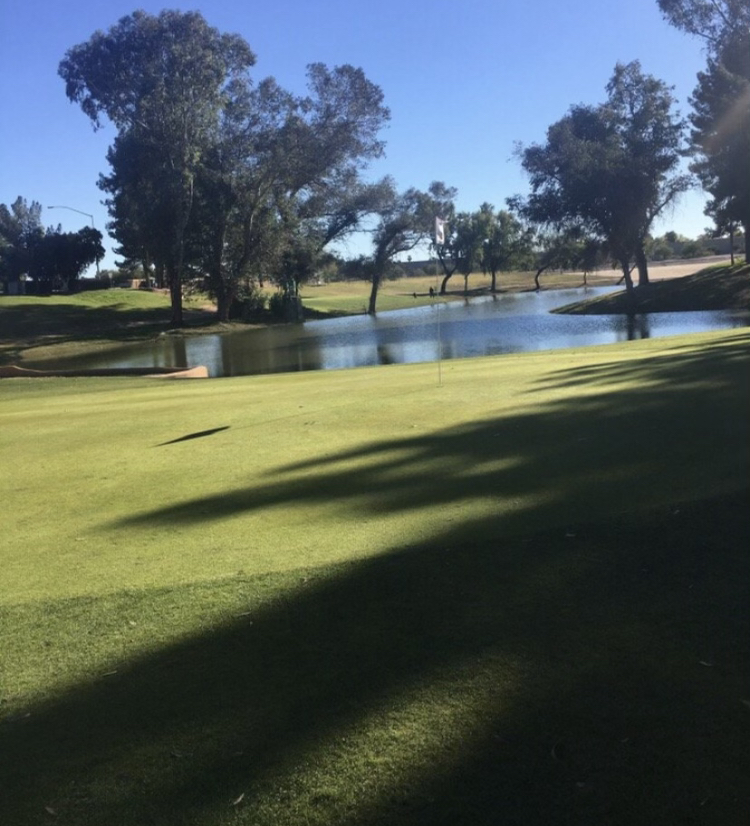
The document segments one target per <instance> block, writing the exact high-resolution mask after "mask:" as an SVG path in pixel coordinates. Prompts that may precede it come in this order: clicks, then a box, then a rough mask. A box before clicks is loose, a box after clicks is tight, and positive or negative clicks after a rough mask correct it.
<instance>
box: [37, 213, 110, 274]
mask: <svg viewBox="0 0 750 826" xmlns="http://www.w3.org/2000/svg"><path fill="white" fill-rule="evenodd" d="M47 209H69V210H70V211H71V212H77V213H78V214H79V215H85V216H86V217H87V218H90V219H91V229H96V225H95V224H94V216H93V215H92V214H91V213H90V212H84V211H83V210H81V209H76V208H75V207H69V206H62V205H60V204H58V205H57V206H48V207H47ZM96 275H97V277H98V276H99V259H98V258H97V259H96Z"/></svg>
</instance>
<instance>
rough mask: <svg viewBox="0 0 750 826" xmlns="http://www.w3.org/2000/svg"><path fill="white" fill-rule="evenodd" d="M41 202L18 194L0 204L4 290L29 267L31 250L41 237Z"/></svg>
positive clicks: (0, 273)
mask: <svg viewBox="0 0 750 826" xmlns="http://www.w3.org/2000/svg"><path fill="white" fill-rule="evenodd" d="M41 217H42V205H41V204H40V203H39V202H37V201H32V202H31V204H29V203H27V202H26V199H25V198H22V197H21V196H20V195H19V197H18V198H16V200H15V201H14V202H13V203H12V204H11V205H10V206H7V205H6V204H0V280H1V281H2V283H3V285H4V287H5V289H6V290H7V289H8V284H9V283H10V282H16V281H18V280H19V279H20V277H21V276H22V275H28V274H29V273H30V271H31V269H32V266H33V254H34V249H35V247H36V246H37V245H38V243H39V240H40V239H41V238H42V237H43V236H44V229H43V227H42V220H41Z"/></svg>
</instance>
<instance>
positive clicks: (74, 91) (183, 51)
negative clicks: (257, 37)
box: [59, 11, 255, 325]
mask: <svg viewBox="0 0 750 826" xmlns="http://www.w3.org/2000/svg"><path fill="white" fill-rule="evenodd" d="M254 63H255V56H254V54H253V52H252V51H251V50H250V47H249V46H248V45H247V43H246V42H245V41H244V40H243V39H242V38H241V37H239V36H238V35H230V34H222V33H220V32H219V31H218V30H217V29H214V28H212V27H210V26H208V24H207V23H206V21H205V20H204V18H203V17H202V16H201V15H200V14H199V13H198V12H180V11H162V12H160V14H158V15H156V16H154V15H150V14H147V13H146V12H143V11H136V12H133V13H132V14H130V15H127V16H126V17H123V18H122V19H121V20H119V22H118V23H117V24H116V25H114V26H112V27H111V28H110V29H109V30H108V31H107V32H101V31H97V32H95V33H94V34H93V35H92V36H91V38H90V39H89V40H88V41H86V42H85V43H81V44H79V45H77V46H75V47H73V48H71V49H70V50H68V52H67V53H66V55H65V57H64V59H63V60H62V62H61V63H60V66H59V74H60V75H61V77H62V78H63V80H64V81H65V89H66V94H67V96H68V98H69V99H70V100H71V101H73V102H75V103H78V104H79V105H80V106H81V109H82V110H83V112H84V113H85V114H86V115H87V116H88V117H89V118H90V120H91V121H92V124H93V126H94V128H98V127H100V126H101V125H102V120H103V118H105V117H106V118H107V119H108V120H109V121H111V122H112V123H113V124H114V126H115V127H116V129H117V130H118V135H119V137H120V138H121V139H122V140H123V141H124V140H125V139H127V140H133V141H134V142H135V145H137V147H138V151H139V152H141V153H143V154H144V155H148V157H149V161H150V162H151V164H152V168H154V169H158V170H159V180H158V185H155V186H154V187H153V191H152V192H151V193H150V195H151V197H152V198H155V199H157V201H158V204H157V205H155V209H157V210H158V212H159V217H160V228H161V229H160V231H161V233H162V237H161V242H162V243H161V249H160V254H161V255H163V256H164V259H163V263H164V266H165V270H166V273H167V278H168V282H169V287H170V293H171V299H172V323H173V324H175V325H180V324H182V278H183V269H184V262H185V233H186V228H187V225H188V221H189V219H190V214H191V210H192V206H193V199H194V189H195V180H196V176H197V173H198V169H199V166H200V163H201V160H202V157H203V155H204V153H205V151H206V149H207V147H208V146H209V144H210V140H211V138H212V136H213V134H214V133H215V129H216V123H217V120H218V118H219V115H220V112H221V111H222V109H223V107H224V106H225V103H226V90H227V87H228V85H229V84H230V83H231V82H232V80H233V79H235V78H242V77H244V76H245V75H246V73H247V71H248V69H249V68H250V67H251V66H252V65H253V64H254ZM121 150H122V146H121V147H120V151H121Z"/></svg>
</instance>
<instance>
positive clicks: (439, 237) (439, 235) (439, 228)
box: [435, 217, 445, 387]
mask: <svg viewBox="0 0 750 826" xmlns="http://www.w3.org/2000/svg"><path fill="white" fill-rule="evenodd" d="M438 241H440V242H441V243H445V222H444V221H443V220H442V219H441V218H438V217H436V218H435V287H437V286H438V282H439V280H440V279H439V275H438V273H439V264H440V257H439V256H438V252H437V247H438ZM435 301H436V302H437V306H436V307H435V311H436V312H437V351H438V357H437V365H438V387H442V386H443V338H442V333H441V330H440V294H439V292H438V290H437V289H436V290H435Z"/></svg>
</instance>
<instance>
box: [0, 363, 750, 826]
mask: <svg viewBox="0 0 750 826" xmlns="http://www.w3.org/2000/svg"><path fill="white" fill-rule="evenodd" d="M675 358H679V357H677V356H676V357H675ZM683 362H684V363H683V367H682V371H681V372H680V371H679V370H678V371H677V372H678V375H679V376H680V377H681V380H680V381H679V384H678V385H675V384H674V381H675V370H676V369H677V368H676V367H675V365H671V366H670V367H669V368H667V367H666V366H665V365H663V364H660V363H652V364H651V365H650V366H649V365H639V366H636V367H635V368H634V369H642V370H643V371H644V373H643V378H645V377H646V374H647V373H648V372H649V371H650V373H651V375H653V376H654V379H655V381H656V382H657V385H658V379H659V374H660V371H662V370H668V373H669V375H670V376H671V378H670V380H669V382H665V383H664V384H663V385H659V386H657V387H656V388H655V389H654V388H653V387H652V390H651V391H649V390H648V389H643V388H642V389H630V390H629V391H627V392H623V394H622V397H621V396H620V394H619V393H618V392H613V393H612V394H611V396H610V397H609V399H608V403H605V402H606V400H605V399H603V398H598V399H592V400H587V399H586V398H585V397H582V398H581V399H579V400H578V401H577V402H576V403H575V404H571V403H568V406H567V408H566V407H565V406H564V405H562V404H559V405H556V404H552V405H550V406H549V408H545V409H544V410H537V411H530V412H529V413H527V414H526V415H519V416H517V417H515V418H513V419H511V420H510V421H509V422H506V420H504V419H498V420H494V421H491V422H484V423H480V424H479V425H477V426H476V427H475V428H457V429H454V430H450V429H449V430H447V431H446V432H443V433H441V434H429V435H425V436H422V437H415V438H414V439H408V440H384V441H382V442H381V443H378V444H375V445H372V446H370V447H369V448H368V451H369V452H368V453H367V454H366V456H367V458H368V460H369V462H370V464H369V466H365V467H364V469H363V468H362V463H361V462H357V466H358V467H359V473H360V474H362V478H359V476H358V475H357V473H355V470H354V469H352V468H351V467H349V466H348V464H347V463H348V462H349V460H350V459H351V458H352V456H354V457H355V458H357V459H361V456H360V454H359V453H357V454H350V456H348V457H343V456H339V457H332V458H330V459H329V460H328V461H327V464H325V465H323V464H322V463H321V472H320V473H316V474H312V475H311V474H308V473H307V471H308V468H303V467H299V466H298V467H289V468H286V469H284V471H283V473H282V477H284V478H282V479H280V480H277V481H276V482H272V481H271V480H269V489H268V491H267V492H266V493H265V494H264V492H263V491H261V490H254V491H252V492H251V493H252V495H250V493H249V492H248V491H243V492H241V493H240V494H238V495H237V496H236V497H235V498H234V499H232V498H231V496H230V497H229V499H230V502H229V505H228V506H227V510H226V513H232V512H238V511H241V510H246V509H248V508H249V507H262V506H266V505H268V504H272V503H275V502H279V501H288V502H294V501H295V498H296V497H306V498H307V499H308V500H312V501H316V499H317V498H318V497H321V496H331V495H334V494H335V493H336V492H338V494H337V495H339V496H341V497H342V507H352V506H356V507H361V508H363V509H365V508H369V509H371V510H372V511H374V512H383V513H385V512H387V511H390V510H392V509H395V508H409V507H418V506H420V505H421V504H423V503H424V502H425V501H430V502H432V501H434V499H435V497H436V496H437V497H438V499H439V501H441V502H442V501H445V502H448V501H449V498H450V495H451V494H450V493H445V492H443V491H442V487H443V483H444V482H449V481H450V480H451V479H453V482H454V484H453V486H452V488H451V490H452V495H453V496H454V497H455V496H458V495H460V496H462V497H464V498H466V497H472V496H480V495H486V493H487V491H488V490H493V489H494V487H493V486H496V485H500V486H502V487H503V490H504V494H505V495H510V494H512V493H514V492H516V493H519V494H520V493H523V492H525V491H524V489H523V485H524V484H528V485H530V486H531V485H532V484H533V480H534V479H535V478H536V484H537V487H540V488H542V489H543V490H544V491H545V495H544V496H541V497H540V498H539V501H538V504H537V505H536V507H535V508H534V509H533V510H532V511H531V512H530V513H528V514H526V517H525V521H524V520H520V521H519V520H518V519H516V518H515V517H514V514H513V513H512V512H511V513H507V512H505V511H502V510H499V511H498V512H497V513H496V514H492V513H490V514H485V515H483V516H481V517H474V518H472V519H465V520H464V521H457V522H456V523H455V524H453V525H451V526H449V527H444V528H442V529H441V530H440V532H439V534H438V535H436V536H434V537H433V538H431V539H430V540H429V541H426V542H422V543H415V544H412V545H410V546H404V547H395V548H392V549H391V550H390V552H389V553H388V554H385V555H383V556H381V557H379V558H375V559H370V560H367V561H364V562H357V563H351V564H347V565H342V566H339V567H337V568H335V569H327V570H325V571H322V572H321V571H318V572H315V571H310V572H300V574H299V576H298V578H297V580H296V584H295V586H294V587H288V588H286V589H283V590H279V592H278V594H277V596H276V598H275V599H274V600H272V601H270V602H269V603H267V604H265V605H257V604H256V603H254V602H253V599H252V594H253V593H254V591H253V588H254V587H255V584H256V583H254V582H248V592H249V594H250V595H251V598H250V599H249V602H248V610H247V612H242V613H247V616H242V617H237V618H236V619H235V620H234V621H230V622H227V623H225V624H224V625H221V626H219V627H216V628H212V629H209V630H207V631H206V632H205V633H203V634H199V635H196V636H195V637H193V638H192V639H189V640H184V641H180V642H176V643H173V644H169V645H164V646H161V647H159V648H158V650H156V651H154V652H153V653H150V654H145V655H143V656H141V657H140V658H138V659H136V660H134V661H132V662H129V663H126V664H123V665H122V667H120V668H118V669H117V672H116V673H115V674H112V675H110V676H107V677H99V678H92V679H91V680H90V681H88V682H85V683H81V684H80V685H78V686H74V687H72V688H71V689H70V690H68V691H66V692H61V693H60V694H59V696H56V697H53V698H51V699H50V700H49V701H48V702H45V703H39V704H37V705H35V706H34V707H32V708H30V709H28V712H29V713H30V716H29V717H28V718H27V719H21V720H19V721H15V722H12V723H6V724H5V725H4V726H2V727H0V755H1V757H0V760H2V762H3V764H4V766H3V773H4V774H5V779H4V781H3V783H2V788H3V796H2V800H1V801H0V816H2V815H3V814H4V817H3V819H2V822H7V823H13V824H16V826H25V824H31V823H38V822H40V820H42V819H43V818H45V817H47V816H49V817H55V818H59V822H64V823H70V824H82V823H107V824H136V823H137V824H144V823H157V824H188V823H190V824H196V823H225V822H237V823H247V824H254V826H259V825H260V824H283V823H289V824H291V823H295V824H296V823H320V824H339V823H340V824H345V823H346V824H355V825H356V826H370V824H373V826H374V824H397V825H398V824H402V825H403V826H407V825H408V826H417V824H426V823H430V824H433V823H434V824H443V823H444V824H448V823H451V824H455V823H467V824H480V823H481V824H483V823H513V824H550V823H571V824H602V823H612V824H615V823H645V822H649V823H664V824H667V823H669V824H673V823H689V822H696V823H698V822H700V823H717V824H718V823H721V824H727V823H740V822H742V817H744V814H745V812H746V805H747V803H748V796H747V792H746V790H745V786H744V779H745V777H746V772H747V754H746V748H745V745H746V737H745V735H746V731H745V728H746V722H747V721H746V719H745V717H743V715H746V714H747V709H746V708H745V707H744V706H743V705H742V700H743V699H744V698H746V695H747V682H746V678H747V667H748V658H747V650H746V645H745V641H746V639H747V632H748V628H747V612H746V610H745V608H746V603H747V594H746V582H747V575H748V573H750V571H749V570H748V555H747V553H746V548H747V540H748V538H750V526H749V525H748V511H747V508H746V502H747V494H748V492H747V490H742V491H739V492H737V491H736V487H737V484H738V482H737V480H738V479H740V478H741V475H740V474H737V473H735V474H733V475H732V476H731V478H729V479H728V480H727V484H728V487H729V488H732V489H733V492H730V493H727V494H726V495H723V496H721V497H718V498H713V499H709V498H705V499H704V498H703V495H701V494H696V495H694V496H693V497H692V501H687V502H682V503H679V505H676V504H675V497H674V495H673V496H672V498H670V499H668V500H667V501H669V503H670V505H669V506H666V505H665V506H657V507H655V508H653V509H651V510H648V509H646V508H645V507H638V506H639V505H643V502H642V501H641V500H640V499H639V498H638V496H637V495H636V488H637V487H638V485H639V484H640V482H641V481H642V474H643V472H644V469H646V470H650V469H658V467H659V460H660V459H663V458H664V457H665V456H667V457H668V456H669V454H670V452H673V451H674V453H675V455H676V453H677V451H678V450H679V449H680V448H681V447H682V448H685V442H684V439H685V438H687V437H696V436H699V435H701V434H702V433H703V430H702V426H700V425H697V424H696V420H695V416H698V415H703V414H708V413H709V412H710V413H712V414H713V421H712V426H713V427H717V428H719V429H722V430H723V432H724V433H725V436H726V437H727V438H733V432H734V431H737V430H738V427H739V426H737V425H735V424H734V419H736V418H738V417H739V418H743V417H742V413H743V412H744V413H745V414H746V413H747V410H746V405H743V404H739V405H738V403H737V401H736V398H735V397H734V396H733V394H732V387H733V385H734V383H735V382H736V380H737V379H739V378H741V377H742V376H743V375H745V369H744V366H741V365H740V364H739V363H737V362H735V361H734V360H732V359H729V360H728V361H726V362H723V367H722V369H721V370H720V369H718V368H717V367H716V365H714V368H715V369H714V370H713V374H712V393H711V394H710V395H709V396H708V398H709V399H710V400H711V404H710V405H709V403H708V402H704V403H703V405H702V406H700V407H699V408H698V409H697V410H696V408H695V405H696V404H700V400H701V399H702V398H704V397H705V396H706V388H705V386H704V384H703V383H702V382H701V381H699V380H698V377H699V376H700V375H701V373H703V372H704V371H703V369H702V367H701V364H700V359H694V358H692V356H688V355H685V357H684V358H683ZM704 366H705V365H704ZM665 375H666V374H665ZM559 378H560V380H561V381H563V382H564V381H565V378H564V376H562V375H561V376H560V377H559ZM668 388H669V389H668ZM587 401H589V402H590V403H589V404H587V403H586V402H587ZM581 405H582V406H581ZM683 409H685V410H688V411H690V410H692V414H693V415H692V416H691V415H689V413H685V414H684V415H681V414H680V413H679V411H680V410H683ZM639 411H640V413H641V416H640V419H639V420H638V421H637V422H636V424H637V425H639V426H640V427H641V428H642V427H644V426H645V425H649V426H655V425H656V424H657V423H658V422H659V419H660V417H663V416H665V415H666V414H673V418H676V420H677V421H676V422H675V421H672V422H671V423H670V429H665V430H664V431H662V434H661V437H660V442H661V456H657V457H656V458H651V457H646V458H644V457H643V456H639V455H633V454H634V452H636V451H637V449H638V444H639V441H640V437H639V428H636V427H635V426H633V427H631V426H630V424H631V421H632V417H633V416H636V415H637V414H638V413H639ZM594 415H595V416H596V417H597V418H598V419H604V424H602V425H600V426H601V427H602V428H603V429H602V430H599V431H597V432H599V433H600V434H601V435H609V436H611V437H612V439H613V440H614V441H617V439H615V436H616V434H619V436H618V438H619V440H620V441H622V442H624V446H622V447H611V450H610V453H609V454H603V453H602V452H601V451H599V450H597V452H596V455H591V456H583V455H582V452H581V449H580V445H579V444H578V443H577V442H576V441H575V439H574V438H573V434H574V433H576V432H585V431H586V421H587V418H588V417H589V416H594ZM744 421H746V417H745V418H744ZM691 422H692V423H691ZM595 427H596V425H595V424H594V423H589V424H588V428H589V429H595ZM506 428H507V429H506ZM615 428H617V430H615ZM733 428H734V430H733ZM727 429H728V431H727ZM493 433H494V434H496V435H495V436H494V439H495V440H499V444H500V446H501V450H500V451H499V454H501V455H503V456H504V455H505V454H506V453H509V452H511V447H513V450H512V462H511V463H510V464H505V465H503V466H502V467H497V466H496V464H495V463H494V462H493V461H492V457H490V458H489V459H488V458H487V451H488V445H489V444H494V442H493V436H492V434H493ZM550 433H552V434H554V438H553V437H552V436H550V435H549V434H550ZM671 441H674V442H675V445H674V446H673V445H672V444H670V442H671ZM482 445H484V448H483V451H482ZM494 450H495V448H493V451H494ZM554 450H557V454H556V455H553V454H552V453H551V452H552V451H554ZM723 450H724V452H726V446H725V447H724V448H723ZM495 458H497V456H495ZM626 459H629V460H630V461H629V462H626V461H625V460H626ZM722 461H723V460H721V458H717V465H718V468H710V467H706V468H704V475H705V478H706V494H707V493H708V492H709V491H710V490H711V489H712V488H714V487H718V486H719V485H718V479H719V477H720V476H721V472H722ZM739 461H742V462H744V463H745V467H746V458H743V457H740V460H739ZM394 462H395V463H396V465H397V467H398V473H394V472H392V471H393V466H394ZM430 462H433V464H432V465H430V464H429V463H430ZM412 463H413V464H415V465H416V466H417V467H419V468H421V470H420V471H419V472H416V471H415V472H414V473H412V472H410V471H409V465H410V464H412ZM425 463H427V471H428V472H429V470H430V469H432V470H433V471H434V470H435V469H436V468H443V469H444V477H440V476H438V475H436V474H435V473H433V475H432V476H431V477H430V481H431V484H428V483H427V482H425V481H422V482H420V476H421V475H422V474H423V473H424V472H425ZM602 463H603V465H604V471H603V472H601V471H599V472H597V471H596V468H597V467H598V466H599V465H600V464H602ZM459 466H465V467H470V468H473V469H474V475H473V477H471V478H459V479H458V480H456V477H455V472H456V469H457V468H458V467H459ZM623 466H624V468H625V470H624V471H623V472H622V473H621V474H620V475H619V476H618V475H617V474H616V473H615V470H616V468H618V467H623ZM324 467H325V472H323V468H324ZM522 467H526V468H527V470H526V472H525V473H521V471H520V468H522ZM566 467H567V469H568V472H569V473H570V472H573V475H574V476H575V482H574V483H573V484H572V486H571V488H570V489H568V488H566V486H565V476H566V474H565V471H564V469H565V468H566ZM404 468H406V470H404ZM545 469H546V470H547V471H548V475H551V478H547V477H545V476H544V471H545ZM587 472H588V476H587ZM286 474H288V475H289V476H290V477H291V478H286ZM321 485H322V487H323V490H322V491H321V490H320V489H319V488H320V486H321ZM414 486H416V490H412V488H413V487H414ZM467 486H468V492H467ZM353 487H354V488H355V489H354V490H352V488H353ZM602 488H604V490H603V491H602V490H600V489H602ZM368 489H369V491H370V492H369V497H370V498H369V499H367V498H366V497H367V495H368V494H367V490H368ZM693 492H694V493H695V491H693ZM626 493H629V499H628V498H627V497H626V501H624V502H623V503H622V504H623V507H622V508H619V507H618V508H613V507H611V506H610V507H609V508H607V507H606V501H607V498H608V497H612V498H615V499H617V498H619V497H620V496H622V495H623V494H626ZM263 496H265V498H264V499H263V498H261V499H260V501H256V497H263ZM405 499H406V500H407V501H404V500H405ZM586 499H589V500H592V501H596V502H601V503H602V509H601V511H599V512H598V513H597V512H596V509H595V508H594V513H596V515H595V516H592V515H591V514H583V512H582V511H581V509H580V502H581V501H582V500H586ZM550 503H552V504H550ZM217 507H218V503H217ZM613 510H625V511H627V513H621V514H617V515H613V513H612V511H613ZM190 513H191V510H190V509H189V508H184V509H183V505H178V506H175V508H173V509H167V510H165V511H161V512H158V513H154V514H151V515H149V517H148V518H149V519H151V520H152V521H153V520H155V521H158V520H164V521H167V522H172V521H174V522H175V523H176V524H177V523H179V521H180V520H182V519H187V518H189V516H190ZM578 513H581V514H583V516H584V518H582V519H580V520H576V519H575V518H574V515H575V514H578ZM558 515H560V516H566V517H567V518H568V522H567V523H566V529H565V530H564V531H563V530H560V529H559V528H558V527H555V525H556V521H557V516H558ZM214 516H215V511H213V510H211V511H210V512H209V513H206V514H202V515H200V516H199V517H195V518H202V519H206V520H210V519H211V518H213V517H214ZM550 526H552V527H550ZM521 529H523V530H521ZM331 541H332V542H335V541H336V537H335V536H332V537H331ZM141 598H142V599H144V600H146V599H148V598H149V597H148V595H141V596H138V595H131V596H130V597H123V599H131V600H136V601H137V600H138V599H141ZM45 807H48V808H49V809H51V810H52V811H53V812H55V814H54V815H48V814H45V812H44V809H45ZM3 810H4V812H3Z"/></svg>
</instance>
